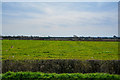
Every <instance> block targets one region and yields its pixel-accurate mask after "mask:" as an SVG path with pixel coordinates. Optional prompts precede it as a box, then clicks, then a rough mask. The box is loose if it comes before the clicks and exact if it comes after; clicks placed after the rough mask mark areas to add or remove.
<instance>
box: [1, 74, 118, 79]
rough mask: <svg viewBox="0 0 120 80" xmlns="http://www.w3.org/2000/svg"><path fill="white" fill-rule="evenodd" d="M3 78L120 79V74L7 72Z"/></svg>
mask: <svg viewBox="0 0 120 80" xmlns="http://www.w3.org/2000/svg"><path fill="white" fill-rule="evenodd" d="M2 80H120V76H119V75H113V74H106V73H89V74H82V73H63V74H56V73H41V72H16V73H15V72H7V73H5V74H3V75H2Z"/></svg>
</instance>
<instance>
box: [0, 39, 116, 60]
mask: <svg viewBox="0 0 120 80" xmlns="http://www.w3.org/2000/svg"><path fill="white" fill-rule="evenodd" d="M7 59H9V60H30V59H32V60H36V59H79V60H118V42H104V41H103V42H102V41H40V40H2V60H7Z"/></svg>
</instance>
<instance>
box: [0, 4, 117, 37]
mask: <svg viewBox="0 0 120 80" xmlns="http://www.w3.org/2000/svg"><path fill="white" fill-rule="evenodd" d="M2 11H3V12H2V21H3V22H2V23H3V24H2V25H3V27H2V28H3V29H2V34H3V35H36V36H73V35H77V36H113V35H118V3H117V2H76V3H72V2H70V3H68V2H64V3H61V2H58V3H54V2H53V3H49V2H48V3H47V2H46V3H40V2H39V3H38V2H37V3H33V2H29V3H28V2H17V3H14V2H9V3H3V4H2Z"/></svg>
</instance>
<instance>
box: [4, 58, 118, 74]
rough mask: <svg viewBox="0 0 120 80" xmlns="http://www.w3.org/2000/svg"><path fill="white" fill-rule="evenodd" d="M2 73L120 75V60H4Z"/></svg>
mask: <svg viewBox="0 0 120 80" xmlns="http://www.w3.org/2000/svg"><path fill="white" fill-rule="evenodd" d="M2 66H3V67H2V73H5V72H8V71H13V72H20V71H23V72H26V71H31V72H37V71H39V72H44V73H96V72H99V73H110V74H120V60H85V61H81V60H72V59H71V60H70V59H69V60H67V59H65V60H64V59H58V60H57V59H56V60H18V61H17V60H4V61H2Z"/></svg>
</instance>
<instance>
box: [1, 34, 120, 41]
mask: <svg viewBox="0 0 120 80" xmlns="http://www.w3.org/2000/svg"><path fill="white" fill-rule="evenodd" d="M0 39H2V40H62V41H118V39H119V37H117V36H115V35H114V36H113V37H78V36H76V35H73V37H50V36H48V37H39V36H1V38H0Z"/></svg>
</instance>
